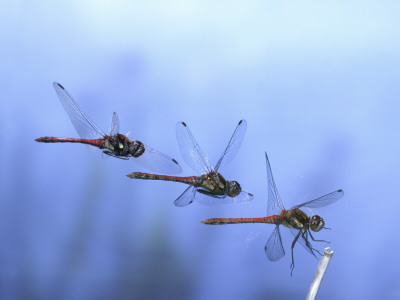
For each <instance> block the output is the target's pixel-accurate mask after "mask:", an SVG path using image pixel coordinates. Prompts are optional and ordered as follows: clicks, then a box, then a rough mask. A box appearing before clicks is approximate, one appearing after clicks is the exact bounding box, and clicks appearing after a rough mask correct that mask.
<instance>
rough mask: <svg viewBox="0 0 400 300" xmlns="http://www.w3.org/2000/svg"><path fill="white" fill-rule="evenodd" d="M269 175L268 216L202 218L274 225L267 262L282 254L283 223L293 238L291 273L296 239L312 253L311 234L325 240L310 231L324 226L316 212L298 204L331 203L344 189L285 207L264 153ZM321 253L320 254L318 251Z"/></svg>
mask: <svg viewBox="0 0 400 300" xmlns="http://www.w3.org/2000/svg"><path fill="white" fill-rule="evenodd" d="M265 158H266V165H267V177H268V204H267V207H268V209H267V211H268V212H267V213H268V216H267V217H259V218H211V219H207V220H203V221H201V222H202V223H203V224H207V225H225V224H241V223H268V224H275V225H276V226H275V229H274V231H273V232H272V234H271V236H270V237H269V239H268V241H267V243H266V245H265V253H266V255H267V257H268V259H269V260H270V261H277V260H279V259H281V258H282V257H283V256H284V255H285V250H284V249H283V245H282V238H281V234H280V231H279V226H280V225H283V226H285V227H287V228H289V229H290V231H291V232H292V234H293V235H294V240H293V242H292V245H291V254H292V263H291V265H290V268H291V272H290V274H291V275H292V273H293V269H294V256H293V249H294V246H295V244H296V243H297V242H299V243H300V244H301V245H302V246H303V247H304V248H305V249H306V250H307V251H308V252H310V253H311V254H312V255H314V256H315V257H317V256H316V255H315V252H317V253H319V251H318V250H316V249H314V248H313V247H312V245H311V243H310V241H309V238H308V237H310V238H311V239H312V240H313V241H316V242H326V241H324V240H316V239H314V237H313V235H312V234H311V231H313V232H318V231H320V230H321V229H323V228H325V229H327V228H326V227H325V221H324V220H323V219H322V218H321V217H320V216H318V215H314V216H312V217H308V216H307V214H306V213H305V212H303V211H302V210H301V209H300V208H301V207H310V208H317V207H322V206H325V205H328V204H331V203H333V202H335V201H337V200H339V199H340V198H341V197H342V196H343V190H337V191H335V192H332V193H330V194H327V195H325V196H322V197H320V198H317V199H314V200H311V201H308V202H305V203H302V204H299V205H296V206H295V207H293V208H291V209H289V210H286V209H285V208H284V206H283V203H282V200H281V198H280V197H279V194H278V190H277V188H276V186H275V182H274V178H273V176H272V171H271V166H270V163H269V160H268V156H267V153H265ZM319 254H320V253H319Z"/></svg>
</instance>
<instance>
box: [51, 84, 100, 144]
mask: <svg viewBox="0 0 400 300" xmlns="http://www.w3.org/2000/svg"><path fill="white" fill-rule="evenodd" d="M53 87H54V89H55V90H56V92H57V95H58V98H59V99H60V102H61V104H62V106H63V107H64V109H65V111H66V112H67V114H68V116H69V118H70V119H71V122H72V124H73V125H74V127H75V129H76V131H77V132H78V134H79V136H80V137H81V138H82V139H98V138H102V137H103V136H105V134H104V132H103V131H102V130H101V129H100V128H98V127H97V125H96V124H94V123H93V121H92V120H90V119H89V117H88V116H87V115H86V114H85V113H84V112H83V110H82V109H81V108H80V107H79V105H78V104H77V103H76V102H75V100H74V99H73V98H72V96H71V95H70V94H69V93H68V91H67V90H66V89H65V88H64V87H63V86H62V85H61V84H59V83H58V82H53Z"/></svg>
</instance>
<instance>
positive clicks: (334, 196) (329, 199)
mask: <svg viewBox="0 0 400 300" xmlns="http://www.w3.org/2000/svg"><path fill="white" fill-rule="evenodd" d="M343 195H344V192H343V191H342V190H337V191H334V192H332V193H329V194H327V195H325V196H322V197H319V198H317V199H314V200H311V201H308V202H304V203H302V204H299V205H296V206H295V207H293V208H299V207H311V208H317V207H321V206H325V205H329V204H331V203H333V202H335V201H337V200H339V199H340V198H342V197H343Z"/></svg>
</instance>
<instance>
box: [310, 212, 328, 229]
mask: <svg viewBox="0 0 400 300" xmlns="http://www.w3.org/2000/svg"><path fill="white" fill-rule="evenodd" d="M324 226H325V222H324V219H322V218H321V217H320V216H312V217H311V219H310V228H311V230H312V231H320V230H321V229H322V228H324Z"/></svg>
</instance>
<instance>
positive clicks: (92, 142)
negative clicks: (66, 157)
mask: <svg viewBox="0 0 400 300" xmlns="http://www.w3.org/2000/svg"><path fill="white" fill-rule="evenodd" d="M35 141H36V142H40V143H79V144H86V145H92V146H96V147H100V146H101V144H102V143H103V141H104V139H74V138H60V137H52V136H45V137H41V138H37V139H36V140H35Z"/></svg>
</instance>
